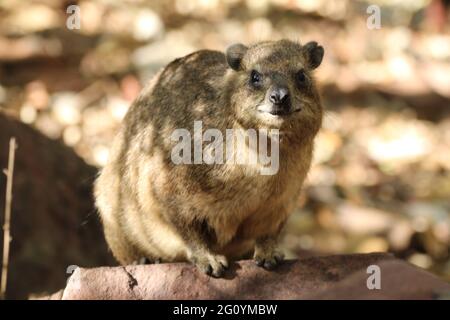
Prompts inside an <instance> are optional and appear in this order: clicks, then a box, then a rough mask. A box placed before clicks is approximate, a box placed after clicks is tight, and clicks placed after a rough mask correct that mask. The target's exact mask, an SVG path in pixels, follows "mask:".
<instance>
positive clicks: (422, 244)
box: [0, 0, 450, 298]
mask: <svg viewBox="0 0 450 320" xmlns="http://www.w3.org/2000/svg"><path fill="white" fill-rule="evenodd" d="M373 4H374V5H378V6H379V8H380V9H381V28H379V29H369V28H368V27H367V20H368V18H370V16H371V14H369V13H367V11H366V10H367V8H368V6H369V5H373ZM70 5H78V6H79V9H80V11H79V13H80V29H73V30H70V29H68V28H67V26H66V22H67V19H68V18H69V17H70V16H71V13H73V12H71V13H67V12H66V9H67V7H68V6H70ZM449 5H450V1H444V0H434V1H432V0H404V1H383V0H372V1H350V0H314V1H313V0H224V1H219V0H209V1H208V0H188V1H187V0H168V1H143V0H128V1H113V0H89V1H87V0H86V1H59V0H43V1H32V0H3V1H0V108H1V112H0V120H1V119H2V118H1V117H3V118H4V120H2V121H3V122H2V121H0V149H1V151H0V160H1V162H0V165H1V167H2V168H4V167H6V166H7V160H6V159H7V151H8V140H9V137H10V136H12V135H14V136H17V137H18V138H19V142H18V143H19V148H18V149H17V168H16V172H15V180H14V202H13V213H12V238H13V241H12V243H11V246H12V247H11V252H10V268H9V269H10V276H9V278H8V291H7V292H8V294H9V297H12V298H26V297H28V296H30V295H31V296H36V295H39V294H41V293H44V292H52V291H55V290H57V289H59V288H61V287H62V286H63V285H64V281H65V280H66V278H67V276H68V273H70V271H67V270H66V268H68V266H69V265H80V266H95V265H100V264H112V263H113V262H112V260H111V259H110V257H109V256H107V252H106V248H105V245H104V242H103V239H102V234H101V230H100V229H99V228H98V225H97V221H96V219H97V218H96V216H95V213H94V210H93V208H92V197H91V196H90V192H91V190H90V188H91V184H92V181H93V179H94V177H95V174H96V171H97V169H96V168H101V167H102V166H103V165H104V164H105V162H106V160H107V158H108V150H109V147H110V143H111V140H112V138H113V136H114V134H115V132H116V131H117V128H118V126H119V124H120V122H121V120H122V118H123V116H124V115H125V113H126V112H127V109H128V107H129V105H130V103H131V102H132V101H133V99H134V98H135V97H136V96H137V95H138V93H139V91H140V90H141V88H142V87H143V86H144V85H145V83H146V82H147V81H148V80H149V79H150V78H151V77H152V75H154V74H155V73H156V72H157V71H158V70H159V69H160V68H161V67H163V66H164V65H165V64H167V63H168V62H170V61H171V60H172V59H174V58H176V57H180V56H183V55H185V54H188V53H191V52H192V51H195V50H198V49H205V48H208V49H216V50H221V51H223V50H225V48H226V47H227V46H228V45H230V44H233V43H236V42H242V43H245V44H251V43H253V42H256V41H261V40H275V39H281V38H289V39H294V40H298V41H300V42H303V43H306V42H307V41H311V40H315V41H317V42H319V43H320V44H321V45H323V46H324V48H325V58H324V61H323V63H322V65H321V67H320V68H319V69H318V70H317V73H316V75H317V79H318V81H319V83H320V87H321V92H322V95H323V100H324V106H325V109H326V115H325V120H324V126H323V130H322V131H321V132H320V134H319V136H318V138H317V140H316V144H317V145H316V153H315V159H314V165H313V168H312V170H311V172H310V174H309V177H308V180H307V182H306V186H305V188H304V191H305V192H304V193H303V195H302V197H301V198H300V199H299V202H298V204H299V206H298V210H297V211H296V212H295V213H294V214H293V215H292V216H291V218H290V220H289V223H288V225H287V228H286V231H285V235H284V237H283V246H284V248H285V250H286V252H287V253H288V257H290V258H293V257H306V256H310V255H320V254H339V253H357V252H374V251H389V252H392V253H394V254H395V255H397V256H398V257H400V258H402V259H405V260H407V261H409V262H411V263H413V264H415V265H417V266H419V267H421V268H424V269H428V270H430V271H431V272H433V273H435V274H436V275H438V276H439V277H442V278H444V279H446V280H448V281H450V258H449V247H450V22H449V18H450V11H449ZM371 13H373V12H371ZM2 123H3V125H2ZM30 127H31V128H34V129H30ZM21 137H22V141H21ZM61 144H64V145H65V146H61ZM4 184H5V178H4V177H3V176H2V177H1V178H0V192H1V194H0V204H1V209H0V210H3V206H4ZM2 219H3V218H2ZM2 219H0V221H3V220H2ZM90 225H92V227H90ZM105 252H106V253H105Z"/></svg>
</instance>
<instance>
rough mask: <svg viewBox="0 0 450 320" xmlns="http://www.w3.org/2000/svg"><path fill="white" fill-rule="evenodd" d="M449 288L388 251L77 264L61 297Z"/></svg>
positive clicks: (393, 292)
mask: <svg viewBox="0 0 450 320" xmlns="http://www.w3.org/2000/svg"><path fill="white" fill-rule="evenodd" d="M370 265H378V266H379V267H380V270H381V289H380V290H376V289H374V290H369V289H368V288H367V279H368V277H369V276H370V274H367V267H368V266H370ZM449 291H450V284H449V283H446V282H445V281H443V280H441V279H439V278H437V277H435V276H433V275H431V274H430V273H428V272H426V271H424V270H421V269H418V268H417V267H414V266H412V265H410V264H408V263H406V262H403V261H401V260H398V259H396V258H394V257H393V256H392V255H389V254H383V253H373V254H357V255H337V256H323V257H311V258H307V259H301V260H291V261H286V262H285V263H283V264H282V265H281V266H280V267H279V268H278V269H277V270H276V271H273V272H269V271H266V270H263V269H261V268H259V267H257V266H256V265H255V264H254V263H253V262H252V261H239V262H236V263H233V264H232V265H231V267H230V269H229V270H228V272H227V274H226V276H225V278H223V279H214V278H210V277H208V276H206V275H204V274H202V273H200V272H199V271H197V269H196V268H195V267H193V266H191V265H189V264H185V263H171V264H156V265H140V266H127V267H112V268H111V267H101V268H95V269H82V268H79V269H77V270H76V271H75V272H74V274H73V275H72V276H71V278H70V279H69V281H68V284H67V287H66V288H65V290H64V292H63V294H62V297H61V298H62V299H433V298H436V297H438V296H439V295H441V294H445V293H446V292H449ZM58 297H60V295H59V296H58V295H57V296H55V297H53V298H58ZM49 298H51V297H49Z"/></svg>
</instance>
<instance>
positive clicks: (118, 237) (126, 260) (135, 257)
mask: <svg viewBox="0 0 450 320" xmlns="http://www.w3.org/2000/svg"><path fill="white" fill-rule="evenodd" d="M103 229H104V232H105V238H106V242H107V243H108V246H109V248H110V249H111V251H112V253H113V255H114V257H115V258H116V260H117V261H118V262H119V263H120V264H121V265H130V264H140V263H141V261H142V258H143V257H142V255H141V254H140V253H139V252H138V250H137V249H136V248H135V247H134V246H133V244H131V243H130V242H129V241H128V239H127V238H126V237H125V235H124V233H123V231H122V230H121V229H120V228H119V226H118V225H117V224H116V223H115V222H106V221H103Z"/></svg>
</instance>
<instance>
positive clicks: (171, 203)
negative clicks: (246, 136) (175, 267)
mask: <svg viewBox="0 0 450 320" xmlns="http://www.w3.org/2000/svg"><path fill="white" fill-rule="evenodd" d="M307 62H308V59H307V57H305V52H304V50H303V47H302V46H301V45H300V44H298V43H295V42H291V41H287V40H282V41H278V42H263V43H259V44H256V45H254V46H251V47H249V48H248V51H247V52H246V54H245V55H244V56H243V58H242V69H241V70H239V71H235V70H232V69H231V68H229V66H228V64H227V62H226V59H225V55H224V54H223V53H221V52H217V51H207V50H204V51H198V52H195V53H193V54H191V55H188V56H186V57H183V58H180V59H177V60H175V61H173V62H172V63H170V64H169V65H168V66H167V67H165V68H164V70H162V71H161V72H160V73H159V74H158V75H156V76H155V78H154V79H153V80H152V81H151V83H150V84H149V85H148V86H147V87H146V88H145V89H144V90H143V92H142V93H141V95H140V96H139V98H138V99H136V101H135V102H134V103H133V104H132V106H131V108H130V110H129V111H128V113H127V115H126V117H125V119H124V122H123V125H122V127H121V129H120V132H119V133H118V135H117V137H116V138H115V140H114V143H113V147H112V149H111V152H110V159H109V162H108V164H107V165H106V167H105V168H104V169H103V170H102V172H101V174H100V176H99V177H98V179H97V181H96V186H95V195H96V202H97V206H98V209H99V213H100V216H101V219H102V222H103V225H104V231H105V236H106V239H107V241H108V244H109V246H110V248H111V250H112V252H113V254H114V256H115V257H116V258H117V260H118V261H119V262H120V263H122V264H129V263H132V262H134V261H138V260H139V259H140V258H142V257H146V258H148V259H149V260H155V259H161V260H162V261H163V262H167V261H184V260H191V261H193V262H195V263H196V264H197V265H199V266H200V267H201V268H202V267H204V266H205V264H210V265H211V266H212V269H213V272H214V270H215V268H216V266H217V265H218V261H219V262H220V261H222V260H223V259H224V257H221V256H219V255H224V256H226V257H227V258H233V259H234V258H239V257H242V256H243V255H245V254H246V253H248V252H251V251H252V250H253V248H254V247H255V243H256V252H255V255H257V256H267V257H270V256H271V255H272V254H273V250H275V249H276V246H275V245H274V242H270V241H269V242H268V241H266V239H276V237H277V235H278V234H279V232H280V230H281V228H282V226H283V224H284V223H285V221H286V219H287V217H288V215H289V214H290V213H291V212H292V209H293V208H294V207H295V205H296V199H298V196H299V193H300V189H301V186H302V184H303V181H304V179H305V177H306V174H307V172H308V170H309V167H310V163H311V158H312V151H313V138H314V136H315V135H316V133H317V131H318V130H319V128H320V125H321V120H322V107H321V103H320V98H319V95H318V93H317V89H316V87H315V83H314V79H313V75H312V73H311V70H309V69H308V63H307ZM301 68H304V69H305V71H306V74H307V77H308V79H309V85H308V87H307V88H302V89H300V88H298V87H297V86H296V84H295V77H294V74H295V72H296V71H298V70H299V69H301ZM252 69H257V70H258V71H259V72H261V73H262V74H263V75H269V74H271V73H273V72H276V73H277V75H278V76H281V77H282V78H283V80H284V81H286V83H287V84H288V86H289V90H290V93H291V96H292V99H293V100H292V103H293V106H298V107H301V109H302V110H301V111H300V112H295V113H292V114H291V115H289V116H285V117H277V116H272V115H270V114H264V113H261V112H259V111H258V106H259V105H261V104H262V103H265V96H266V91H267V88H268V87H269V86H270V85H271V81H272V80H271V79H270V77H269V76H266V77H265V80H264V81H265V82H264V88H262V89H261V90H254V89H253V88H251V87H250V86H249V75H250V72H251V70H252ZM195 120H202V121H203V129H204V130H206V129H208V128H217V129H219V130H221V131H222V132H223V133H225V129H233V128H240V129H241V128H244V129H248V128H254V129H260V128H278V129H279V130H280V132H281V137H282V138H281V142H280V167H279V170H278V172H277V174H275V175H272V176H270V175H267V176H264V175H261V174H260V173H259V171H258V170H255V168H254V167H251V166H246V165H230V164H224V165H207V164H199V165H174V164H173V163H172V162H171V158H170V154H171V150H172V148H173V147H174V145H175V143H176V142H174V141H172V140H171V139H170V136H171V133H172V132H173V130H175V129H177V128H186V129H189V130H192V128H193V124H194V121H195ZM224 136H225V134H224ZM246 147H247V146H246V145H245V144H244V145H240V146H239V148H246ZM236 152H239V150H236ZM258 243H260V244H261V245H260V246H259V247H258ZM264 243H268V244H267V245H263V244H264ZM221 259H222V260H221ZM222 264H225V262H223V261H222Z"/></svg>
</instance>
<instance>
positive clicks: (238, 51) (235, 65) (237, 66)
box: [225, 43, 248, 71]
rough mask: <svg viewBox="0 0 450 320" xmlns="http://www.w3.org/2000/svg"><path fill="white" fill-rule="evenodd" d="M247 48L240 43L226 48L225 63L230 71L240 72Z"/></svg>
mask: <svg viewBox="0 0 450 320" xmlns="http://www.w3.org/2000/svg"><path fill="white" fill-rule="evenodd" d="M247 50H248V48H247V47H246V46H244V45H243V44H241V43H237V44H233V45H231V46H229V47H228V49H227V52H226V54H225V55H226V57H227V62H228V65H229V66H230V67H231V69H233V70H236V71H239V70H241V61H242V57H243V56H244V54H245V53H246V52H247Z"/></svg>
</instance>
